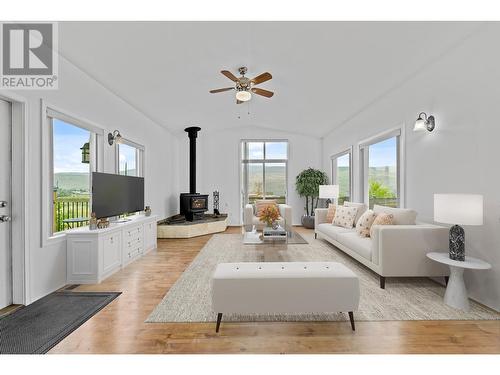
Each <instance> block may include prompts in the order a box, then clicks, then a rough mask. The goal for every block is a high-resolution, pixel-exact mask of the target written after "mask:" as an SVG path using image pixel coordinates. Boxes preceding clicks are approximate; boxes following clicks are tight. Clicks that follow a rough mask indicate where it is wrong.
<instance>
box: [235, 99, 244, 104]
mask: <svg viewBox="0 0 500 375" xmlns="http://www.w3.org/2000/svg"><path fill="white" fill-rule="evenodd" d="M241 103H245V102H242V101H241V100H238V99H236V104H241Z"/></svg>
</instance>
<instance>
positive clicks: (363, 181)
mask: <svg viewBox="0 0 500 375" xmlns="http://www.w3.org/2000/svg"><path fill="white" fill-rule="evenodd" d="M393 137H397V157H398V160H397V172H396V173H397V177H398V186H397V189H398V198H399V207H401V208H404V207H406V173H405V165H406V159H405V126H404V124H402V125H401V126H398V127H396V128H393V129H390V130H387V131H384V132H381V133H379V134H376V135H375V136H372V137H370V138H367V139H364V140H362V141H360V142H359V143H358V152H359V154H358V155H359V156H358V160H359V161H358V164H359V186H358V188H359V191H360V194H359V196H360V197H361V199H362V201H363V202H365V203H367V204H368V202H369V197H368V186H367V184H368V170H369V168H367V166H368V163H369V155H368V152H367V150H368V147H369V146H371V145H373V144H376V143H379V142H382V141H384V140H387V139H389V138H393Z"/></svg>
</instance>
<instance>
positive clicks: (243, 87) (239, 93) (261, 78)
mask: <svg viewBox="0 0 500 375" xmlns="http://www.w3.org/2000/svg"><path fill="white" fill-rule="evenodd" d="M238 72H239V73H240V74H241V77H239V78H237V77H236V76H235V75H234V74H233V73H231V72H230V71H228V70H222V71H221V73H222V74H224V75H225V76H226V77H227V78H229V79H230V80H231V81H233V82H235V83H236V85H235V87H226V88H223V89H216V90H210V93H211V94H217V93H219V92H224V91H230V90H236V104H241V103H243V102H247V101H249V100H250V99H252V93H254V94H257V95H262V96H265V97H266V98H270V97H271V96H273V95H274V92H272V91H268V90H264V89H259V88H258V87H253V86H255V85H258V84H259V83H263V82H266V81H269V80H270V79H271V78H273V76H272V75H271V73H268V72H265V73H262V74H260V75H258V76H257V77H255V78H252V79H249V78H247V77H245V74H246V73H247V68H246V67H245V66H242V67H241V68H238Z"/></svg>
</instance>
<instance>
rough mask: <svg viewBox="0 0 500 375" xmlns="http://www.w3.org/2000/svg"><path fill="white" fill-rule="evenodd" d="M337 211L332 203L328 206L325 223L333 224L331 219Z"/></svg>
mask: <svg viewBox="0 0 500 375" xmlns="http://www.w3.org/2000/svg"><path fill="white" fill-rule="evenodd" d="M336 210H337V206H336V205H334V204H333V203H330V204H329V205H328V212H327V213H326V222H327V223H331V224H333V218H334V217H335V211H336Z"/></svg>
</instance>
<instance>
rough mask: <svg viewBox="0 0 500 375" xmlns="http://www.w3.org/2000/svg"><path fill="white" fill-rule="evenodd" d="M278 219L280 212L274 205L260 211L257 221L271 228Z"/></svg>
mask: <svg viewBox="0 0 500 375" xmlns="http://www.w3.org/2000/svg"><path fill="white" fill-rule="evenodd" d="M279 218H280V210H279V209H278V207H277V206H276V205H270V206H267V207H265V208H264V209H263V210H262V213H261V215H260V217H259V220H260V221H263V222H264V223H266V224H267V225H268V226H270V227H272V226H273V223H275V222H276V221H277V220H278V219H279Z"/></svg>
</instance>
